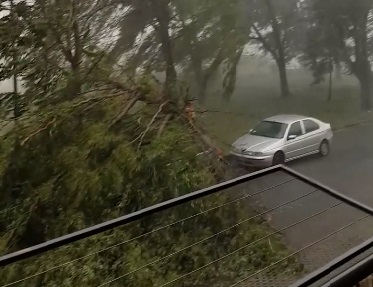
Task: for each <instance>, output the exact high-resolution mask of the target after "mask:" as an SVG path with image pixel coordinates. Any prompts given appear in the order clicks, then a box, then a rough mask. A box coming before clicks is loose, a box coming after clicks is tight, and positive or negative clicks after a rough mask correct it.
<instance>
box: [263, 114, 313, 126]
mask: <svg viewBox="0 0 373 287" xmlns="http://www.w3.org/2000/svg"><path fill="white" fill-rule="evenodd" d="M305 119H310V117H306V116H300V115H277V116H274V117H270V118H266V119H265V120H264V121H269V122H278V123H284V124H291V123H294V122H296V121H300V120H305Z"/></svg>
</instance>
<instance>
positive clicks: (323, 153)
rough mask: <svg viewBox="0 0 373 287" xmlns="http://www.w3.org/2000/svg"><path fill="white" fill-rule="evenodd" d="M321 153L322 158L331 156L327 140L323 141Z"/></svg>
mask: <svg viewBox="0 0 373 287" xmlns="http://www.w3.org/2000/svg"><path fill="white" fill-rule="evenodd" d="M319 153H320V155H321V156H322V157H326V156H328V155H329V154H330V145H329V142H328V141H327V140H323V141H322V142H321V144H320V148H319Z"/></svg>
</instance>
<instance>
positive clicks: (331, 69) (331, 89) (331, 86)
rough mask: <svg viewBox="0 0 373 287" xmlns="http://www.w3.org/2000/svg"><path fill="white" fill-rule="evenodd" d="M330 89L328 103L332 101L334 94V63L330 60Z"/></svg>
mask: <svg viewBox="0 0 373 287" xmlns="http://www.w3.org/2000/svg"><path fill="white" fill-rule="evenodd" d="M328 68H329V89H328V101H329V102H330V101H331V100H332V94H333V61H332V59H331V58H329V67H328Z"/></svg>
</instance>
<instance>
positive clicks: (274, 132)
mask: <svg viewBox="0 0 373 287" xmlns="http://www.w3.org/2000/svg"><path fill="white" fill-rule="evenodd" d="M287 126H288V125H287V124H283V123H277V122H269V121H263V122H261V123H260V124H259V125H257V126H256V127H255V128H254V129H253V130H252V131H251V132H250V134H251V135H256V136H261V137H266V138H275V139H281V138H283V137H284V136H285V132H286V128H287Z"/></svg>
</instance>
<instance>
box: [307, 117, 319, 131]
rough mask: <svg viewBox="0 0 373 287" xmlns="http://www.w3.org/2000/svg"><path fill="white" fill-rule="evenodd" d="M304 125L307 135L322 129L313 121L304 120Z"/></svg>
mask: <svg viewBox="0 0 373 287" xmlns="http://www.w3.org/2000/svg"><path fill="white" fill-rule="evenodd" d="M303 123H304V128H305V130H306V133H312V132H314V131H317V130H318V129H319V128H320V126H319V125H318V124H317V123H316V122H314V121H313V120H304V121H303Z"/></svg>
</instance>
